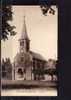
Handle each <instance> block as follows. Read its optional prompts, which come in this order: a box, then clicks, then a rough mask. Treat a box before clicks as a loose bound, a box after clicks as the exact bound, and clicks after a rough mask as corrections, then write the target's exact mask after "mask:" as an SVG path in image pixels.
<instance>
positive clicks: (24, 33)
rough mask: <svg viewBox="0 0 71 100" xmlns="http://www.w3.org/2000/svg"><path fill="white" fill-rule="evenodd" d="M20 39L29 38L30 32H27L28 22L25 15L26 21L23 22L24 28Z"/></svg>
mask: <svg viewBox="0 0 71 100" xmlns="http://www.w3.org/2000/svg"><path fill="white" fill-rule="evenodd" d="M20 39H28V40H29V38H28V34H27V28H26V23H25V16H24V23H23V29H22V34H21V38H20Z"/></svg>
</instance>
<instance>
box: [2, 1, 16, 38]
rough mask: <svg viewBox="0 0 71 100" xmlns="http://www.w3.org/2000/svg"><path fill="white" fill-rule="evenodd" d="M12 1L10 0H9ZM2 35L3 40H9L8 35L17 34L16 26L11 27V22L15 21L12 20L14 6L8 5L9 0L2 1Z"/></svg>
mask: <svg viewBox="0 0 71 100" xmlns="http://www.w3.org/2000/svg"><path fill="white" fill-rule="evenodd" d="M9 1H10V0H9ZM1 10H2V34H1V40H6V39H8V35H10V36H13V35H15V34H16V32H15V31H14V28H15V26H12V25H10V23H9V22H10V21H12V20H13V18H12V14H13V12H12V6H11V4H8V0H3V1H2V9H1Z"/></svg>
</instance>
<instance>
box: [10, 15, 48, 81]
mask: <svg viewBox="0 0 71 100" xmlns="http://www.w3.org/2000/svg"><path fill="white" fill-rule="evenodd" d="M19 45H20V48H19V53H17V54H16V56H15V58H14V63H13V73H12V77H13V79H14V80H42V79H44V73H43V72H44V69H45V67H46V63H47V61H46V60H45V59H44V57H43V56H42V55H40V54H38V53H35V52H33V51H31V50H30V39H29V37H28V34H27V28H26V23H25V17H24V24H23V31H22V33H21V37H20V39H19Z"/></svg>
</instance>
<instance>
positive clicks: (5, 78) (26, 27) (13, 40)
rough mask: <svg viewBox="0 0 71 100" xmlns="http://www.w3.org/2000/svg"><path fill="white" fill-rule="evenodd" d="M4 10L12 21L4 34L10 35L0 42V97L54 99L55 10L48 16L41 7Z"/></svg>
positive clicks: (16, 6) (55, 58) (55, 62)
mask: <svg viewBox="0 0 71 100" xmlns="http://www.w3.org/2000/svg"><path fill="white" fill-rule="evenodd" d="M8 9H9V11H10V10H11V11H12V21H8V23H7V24H6V25H8V26H7V29H8V30H7V29H6V30H5V32H6V33H8V32H10V33H11V35H8V36H7V39H5V37H6V36H3V37H2V38H3V40H2V41H1V66H2V70H1V76H2V78H1V95H2V96H58V90H57V85H58V84H57V82H58V76H57V70H56V69H57V61H58V8H57V7H56V6H55V5H52V6H51V8H50V9H49V10H48V13H46V12H47V9H48V8H47V7H45V6H41V7H40V6H32V5H30V6H29V5H26V6H24V5H22V6H20V5H12V6H11V7H10V6H9V7H7V10H8ZM6 17H7V16H6ZM6 17H4V18H6ZM5 20H6V19H5ZM9 25H11V26H12V27H10V26H9ZM13 28H14V29H13ZM12 30H13V31H12ZM14 33H15V35H14V36H13V35H12V34H14Z"/></svg>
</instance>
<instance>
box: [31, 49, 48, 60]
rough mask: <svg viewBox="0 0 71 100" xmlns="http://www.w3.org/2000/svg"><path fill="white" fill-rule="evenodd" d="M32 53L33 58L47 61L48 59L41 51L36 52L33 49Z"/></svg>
mask: <svg viewBox="0 0 71 100" xmlns="http://www.w3.org/2000/svg"><path fill="white" fill-rule="evenodd" d="M30 53H31V55H32V57H33V58H35V59H38V60H43V61H46V59H45V58H44V57H43V56H42V55H41V54H39V53H35V52H33V51H30Z"/></svg>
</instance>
